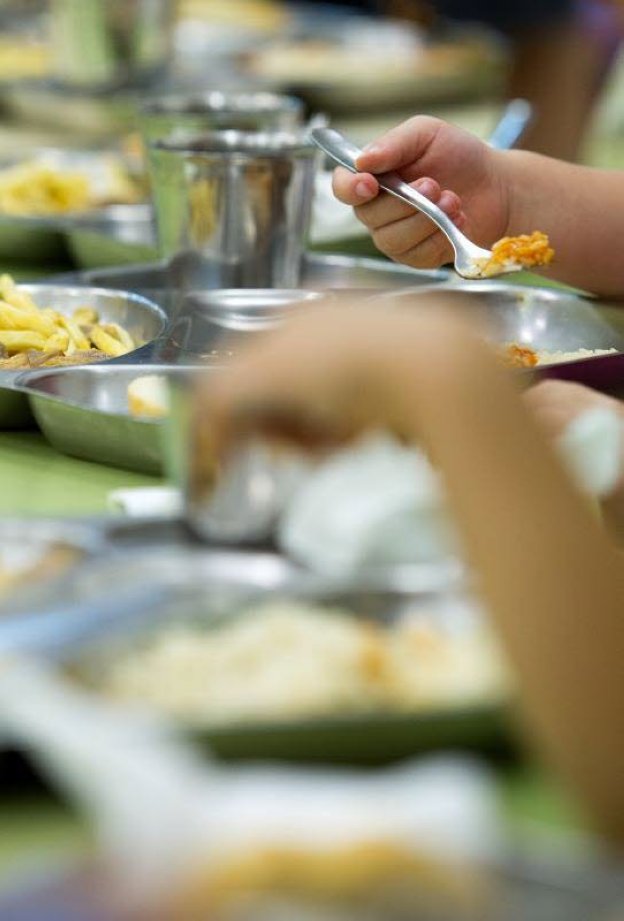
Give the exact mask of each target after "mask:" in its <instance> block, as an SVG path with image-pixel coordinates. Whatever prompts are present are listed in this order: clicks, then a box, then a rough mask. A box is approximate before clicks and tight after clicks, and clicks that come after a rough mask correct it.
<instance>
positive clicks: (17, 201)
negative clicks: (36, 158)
mask: <svg viewBox="0 0 624 921" xmlns="http://www.w3.org/2000/svg"><path fill="white" fill-rule="evenodd" d="M90 199H91V195H90V188H89V180H88V178H87V177H86V176H84V175H83V174H82V173H78V172H69V171H67V172H60V171H59V170H55V169H52V168H51V167H49V166H44V165H42V164H37V163H23V164H20V165H19V166H13V167H11V168H10V169H7V170H3V171H2V172H1V173H0V211H1V212H2V213H3V214H13V215H19V214H21V215H28V214H40V215H47V214H63V213H67V212H71V211H85V210H86V209H87V208H88V207H89V204H90Z"/></svg>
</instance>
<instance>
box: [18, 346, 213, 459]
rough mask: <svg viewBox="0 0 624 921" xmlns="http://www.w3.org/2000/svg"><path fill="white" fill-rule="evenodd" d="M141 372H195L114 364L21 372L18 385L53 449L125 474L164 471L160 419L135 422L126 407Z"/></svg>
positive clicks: (180, 374) (175, 374) (172, 374)
mask: <svg viewBox="0 0 624 921" xmlns="http://www.w3.org/2000/svg"><path fill="white" fill-rule="evenodd" d="M206 371H207V367H204V369H203V373H206ZM145 373H149V374H161V375H163V376H165V377H167V378H175V377H178V378H180V377H189V376H191V375H193V373H194V369H193V367H192V366H188V367H180V366H179V365H167V364H154V365H149V366H146V365H139V364H127V363H124V364H121V363H117V362H113V363H106V364H95V365H85V366H82V367H76V368H47V369H42V370H40V371H29V372H25V373H23V374H21V375H20V376H19V378H18V380H17V381H16V387H17V388H19V392H20V393H21V395H22V396H23V395H27V396H28V401H29V403H30V407H31V409H32V412H33V414H34V417H35V419H36V421H37V423H38V425H39V427H40V429H41V431H42V432H43V434H44V435H45V436H46V438H47V439H48V441H49V442H50V444H51V445H53V447H55V448H57V450H59V451H61V452H63V453H64V454H70V455H73V456H74V457H81V458H84V459H86V460H91V461H95V462H97V463H101V464H110V465H112V466H116V467H124V468H126V469H128V470H136V471H140V472H142V473H162V470H163V444H162V434H161V430H162V428H163V425H162V421H161V420H158V419H145V418H137V417H135V416H132V415H131V414H130V411H129V409H128V385H129V384H130V383H131V381H133V380H134V379H135V378H136V377H140V376H141V375H142V374H145Z"/></svg>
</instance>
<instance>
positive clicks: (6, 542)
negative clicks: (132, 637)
mask: <svg viewBox="0 0 624 921" xmlns="http://www.w3.org/2000/svg"><path fill="white" fill-rule="evenodd" d="M107 544H108V540H107V537H106V535H105V532H104V530H103V529H102V528H97V527H94V526H91V525H89V524H82V523H77V522H75V521H59V520H48V519H44V520H41V519H37V520H28V519H19V520H12V519H6V520H4V521H0V566H2V565H3V566H5V567H7V568H8V569H9V571H11V569H16V570H20V569H22V571H23V572H24V573H25V576H24V577H23V578H22V579H20V581H19V584H18V585H17V586H12V585H9V586H4V585H3V586H2V589H1V590H0V629H1V625H2V620H3V617H5V616H7V615H9V614H10V613H11V612H12V611H14V610H16V609H17V608H18V607H22V608H24V609H30V608H33V607H37V606H39V605H45V604H47V603H48V602H49V598H50V597H51V595H53V594H54V593H55V592H59V591H62V585H63V583H64V582H65V580H66V578H67V577H68V576H71V574H72V573H74V572H75V571H76V569H77V567H79V566H80V565H83V564H84V562H85V560H87V559H91V558H95V557H96V556H98V555H100V554H102V553H103V552H104V551H105V549H106V547H107ZM51 550H61V551H67V555H66V558H64V559H62V560H60V559H59V560H57V561H56V562H55V564H54V565H53V566H50V565H49V563H48V564H47V565H46V564H45V559H44V558H45V556H46V553H47V552H48V551H51ZM42 561H43V563H44V565H43V567H42V565H41V564H42Z"/></svg>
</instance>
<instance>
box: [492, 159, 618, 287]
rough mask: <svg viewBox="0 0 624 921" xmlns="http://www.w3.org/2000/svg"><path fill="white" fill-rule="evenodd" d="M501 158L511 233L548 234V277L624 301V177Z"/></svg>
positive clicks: (553, 163) (555, 163) (556, 162)
mask: <svg viewBox="0 0 624 921" xmlns="http://www.w3.org/2000/svg"><path fill="white" fill-rule="evenodd" d="M496 156H497V157H498V162H499V164H500V167H501V170H502V173H503V176H504V177H505V179H504V181H505V182H506V183H507V184H508V187H509V226H508V233H509V234H510V235H516V234H520V233H530V232H531V231H533V230H543V231H545V232H546V233H548V235H549V236H550V239H551V242H552V244H553V246H554V248H555V253H556V255H555V261H554V263H553V265H552V266H551V267H550V268H549V269H548V275H549V276H554V277H556V278H558V279H560V280H561V281H565V282H567V283H568V284H571V285H575V286H577V287H579V288H583V289H586V290H588V291H592V292H594V293H596V294H603V295H617V294H620V295H624V258H623V255H622V253H623V252H624V172H617V171H614V172H611V171H607V170H597V169H590V168H589V167H585V166H577V165H575V164H571V163H564V162H562V161H559V160H551V159H550V158H549V157H542V156H540V155H538V154H533V153H528V152H525V151H511V152H504V153H498V154H497V155H496Z"/></svg>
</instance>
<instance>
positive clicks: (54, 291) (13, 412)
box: [0, 281, 168, 429]
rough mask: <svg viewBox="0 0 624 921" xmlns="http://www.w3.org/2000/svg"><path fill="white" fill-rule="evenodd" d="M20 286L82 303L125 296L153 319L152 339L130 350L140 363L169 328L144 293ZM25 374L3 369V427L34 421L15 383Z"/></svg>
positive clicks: (0, 404)
mask: <svg viewBox="0 0 624 921" xmlns="http://www.w3.org/2000/svg"><path fill="white" fill-rule="evenodd" d="M19 288H20V289H21V290H23V291H27V292H29V293H33V294H36V293H39V292H44V295H43V296H45V292H46V291H47V292H49V294H50V297H51V298H56V297H73V298H76V300H77V301H78V302H79V303H82V304H83V303H84V298H85V296H91V297H92V298H96V299H97V298H104V300H107V299H110V300H111V301H112V300H118V299H119V298H123V299H125V303H126V305H131V306H134V307H136V308H138V309H139V310H140V312H141V313H142V314H143V317H144V319H145V318H146V317H148V316H149V317H150V319H152V320H153V322H154V329H153V330H152V331H151V333H152V334H151V335H150V336H149V342H148V343H147V344H144V345H141V346H139V347H138V348H137V349H134V350H133V351H132V352H129V353H128V357H129V358H130V359H131V360H136V361H137V363H142V360H144V359H145V358H146V357H147V355H149V354H150V353H151V342H153V341H154V340H156V339H158V338H159V337H161V336H162V334H163V333H164V331H165V329H166V327H167V321H168V320H167V315H166V313H165V311H164V310H163V309H162V307H160V306H159V305H158V304H157V303H155V302H154V301H153V300H151V299H150V298H148V297H146V296H145V295H142V294H138V293H135V292H132V291H124V290H122V289H107V288H102V287H92V286H82V285H76V284H66V283H61V282H60V281H59V283H54V282H39V283H37V284H23V285H19ZM85 292H88V294H87V295H86V294H85ZM44 306H48V305H44ZM76 306H78V304H77V305H76ZM124 357H126V356H124ZM118 360H119V359H115V358H110V359H105V360H103V361H102V362H97V364H98V365H99V364H104V365H108V364H111V363H114V362H116V361H118ZM48 370H50V369H48ZM22 373H23V372H22V371H20V370H15V371H0V429H23V428H28V427H30V426H32V424H33V421H34V420H33V417H32V414H31V412H30V410H29V406H28V401H27V400H26V399H24V397H23V395H22V394H21V392H20V391H19V389H18V388H17V387H16V386H15V384H16V381H17V378H18V377H19V376H20V374H22Z"/></svg>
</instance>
